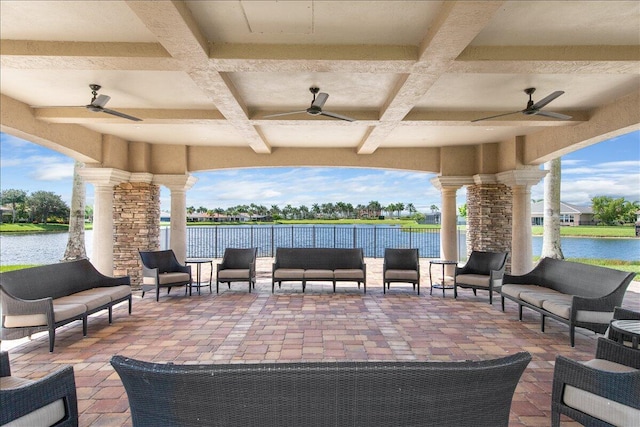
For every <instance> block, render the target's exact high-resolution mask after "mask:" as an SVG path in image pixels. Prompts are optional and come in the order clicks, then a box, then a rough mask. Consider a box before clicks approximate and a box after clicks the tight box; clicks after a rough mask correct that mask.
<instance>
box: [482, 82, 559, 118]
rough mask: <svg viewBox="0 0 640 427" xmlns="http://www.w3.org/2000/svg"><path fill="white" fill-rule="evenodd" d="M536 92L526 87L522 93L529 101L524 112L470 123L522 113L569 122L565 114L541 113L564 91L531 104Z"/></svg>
mask: <svg viewBox="0 0 640 427" xmlns="http://www.w3.org/2000/svg"><path fill="white" fill-rule="evenodd" d="M535 91H536V88H535V87H528V88H526V89H525V90H524V93H526V94H527V95H529V101H528V102H527V108H525V109H524V110H518V111H511V112H509V113H503V114H496V115H495V116H489V117H483V118H481V119H475V120H471V122H472V123H473V122H480V121H482V120H489V119H495V118H497V117H503V116H509V115H511V114H517V113H522V114H524V115H525V116H535V115H538V116H545V117H551V118H554V119H559V120H569V119H571V116H567V115H566V114H560V113H554V112H552V111H542V110H541V109H542V107H544V106H546V105H547V104H549V103H550V102H551V101H553V100H554V99H556V98H557V97H559V96H560V95H562V94H563V93H564V91H562V90H557V91H555V92H553V93H551V94H549V95H547V96H546V97H545V98H542V99H541V100H540V101H538V102H535V103H534V102H533V97H532V95H533V93H534V92H535Z"/></svg>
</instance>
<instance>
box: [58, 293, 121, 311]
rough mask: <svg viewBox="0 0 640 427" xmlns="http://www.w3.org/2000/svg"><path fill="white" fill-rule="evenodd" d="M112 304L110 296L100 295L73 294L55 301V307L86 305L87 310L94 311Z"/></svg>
mask: <svg viewBox="0 0 640 427" xmlns="http://www.w3.org/2000/svg"><path fill="white" fill-rule="evenodd" d="M110 303H111V298H110V297H109V296H108V295H99V294H92V295H90V294H85V295H79V294H73V295H68V296H66V297H62V298H56V299H54V300H53V305H54V306H55V305H56V304H84V305H86V306H87V310H94V309H96V308H98V307H101V306H103V305H107V304H110Z"/></svg>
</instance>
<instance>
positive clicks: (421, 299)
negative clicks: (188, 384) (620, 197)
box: [2, 258, 640, 426]
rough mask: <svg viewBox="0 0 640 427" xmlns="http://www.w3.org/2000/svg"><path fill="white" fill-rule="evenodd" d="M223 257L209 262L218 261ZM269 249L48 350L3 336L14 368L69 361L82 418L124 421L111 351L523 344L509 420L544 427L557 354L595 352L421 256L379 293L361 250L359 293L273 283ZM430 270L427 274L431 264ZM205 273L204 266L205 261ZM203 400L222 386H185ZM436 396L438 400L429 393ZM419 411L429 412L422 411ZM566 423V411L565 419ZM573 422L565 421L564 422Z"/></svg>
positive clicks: (259, 352)
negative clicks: (252, 272) (232, 280)
mask: <svg viewBox="0 0 640 427" xmlns="http://www.w3.org/2000/svg"><path fill="white" fill-rule="evenodd" d="M217 262H219V260H214V268H215V264H216V263H217ZM271 263H272V259H270V258H261V259H259V260H258V267H257V269H258V283H257V285H256V290H255V292H252V293H248V292H247V286H246V284H240V283H237V284H233V285H232V288H231V290H229V289H228V288H227V287H226V286H224V287H221V288H220V293H219V294H217V295H216V293H215V286H214V287H213V294H210V293H209V289H208V288H203V289H202V294H201V295H198V294H197V293H195V294H194V295H193V296H191V297H188V296H184V292H183V291H182V290H181V289H174V290H172V292H171V294H170V295H169V296H167V295H166V291H165V292H164V293H163V294H161V297H160V302H158V303H157V302H156V301H155V297H154V295H150V294H147V295H145V298H141V294H140V292H139V291H135V292H134V301H133V314H132V315H131V316H129V315H128V314H127V306H126V304H121V305H119V306H118V307H116V308H115V309H114V315H113V319H114V321H113V324H112V325H109V324H108V319H107V315H106V313H100V314H97V315H93V316H91V318H90V319H89V330H88V336H87V337H86V338H82V328H81V325H80V324H79V323H78V322H76V323H74V324H72V325H69V326H66V327H63V328H60V329H58V332H57V334H56V347H55V351H54V353H52V354H51V353H49V351H48V342H47V337H46V334H45V335H43V334H39V335H37V336H35V337H34V338H33V339H32V340H27V339H24V340H19V341H4V342H2V348H3V349H9V354H10V358H11V367H12V371H13V373H14V374H15V375H19V376H24V377H29V378H33V379H35V378H39V377H41V376H43V375H45V374H46V373H48V372H50V371H52V370H54V369H57V368H58V367H59V366H60V365H64V364H70V365H73V367H74V370H75V377H76V387H77V390H78V406H79V411H80V425H82V426H129V425H131V419H130V417H129V405H128V401H127V396H126V393H125V391H124V388H123V387H122V383H121V382H120V379H119V377H118V375H117V374H116V373H115V372H114V371H113V369H112V367H111V365H110V364H109V360H110V359H111V356H113V355H115V354H121V355H125V356H128V357H132V358H136V359H141V360H146V361H153V362H174V363H177V364H182V363H185V364H186V363H189V364H194V363H249V362H273V361H276V362H298V361H336V360H452V361H456V360H468V359H471V360H481V359H489V358H495V357H500V356H504V355H507V354H512V353H515V352H518V351H522V350H524V351H528V352H530V353H531V354H532V356H533V360H532V361H531V363H530V364H529V366H528V368H527V369H526V371H525V372H524V374H523V376H522V378H521V380H520V383H519V385H518V387H517V389H516V392H515V396H514V399H513V404H512V407H511V417H510V425H511V426H548V425H550V422H551V421H550V420H551V418H550V411H551V383H552V378H553V367H554V360H555V358H556V355H558V354H562V355H565V356H568V357H571V358H574V359H576V360H587V359H590V358H592V356H593V354H594V352H595V346H596V339H597V335H596V334H594V333H592V332H590V331H587V330H583V329H578V330H577V333H576V346H575V348H571V347H570V346H569V331H568V328H567V327H566V326H565V325H563V324H560V323H557V322H555V321H553V320H548V322H547V327H546V332H545V333H541V332H540V321H539V319H540V317H539V315H538V314H536V313H534V312H532V311H531V310H526V309H525V310H524V319H523V321H522V322H519V321H518V310H517V305H516V304H514V303H511V302H509V301H507V302H506V310H505V312H502V311H501V309H500V298H499V297H498V298H497V299H496V300H495V301H494V305H493V306H491V305H489V303H488V295H487V293H486V292H478V296H477V297H476V296H474V295H473V292H472V291H471V290H461V291H460V292H459V295H458V299H457V300H454V299H453V291H452V290H447V291H446V292H447V293H446V297H444V298H443V297H442V292H441V291H437V292H436V291H435V290H434V292H433V295H432V296H431V295H429V274H428V266H429V263H428V261H427V260H422V261H421V269H422V278H423V279H422V288H421V294H420V295H419V296H418V295H416V293H415V292H414V291H413V289H412V288H411V285H409V284H407V285H404V284H392V285H391V286H392V287H391V290H390V291H388V292H387V294H386V295H385V294H383V292H382V279H381V276H382V260H381V259H370V258H368V259H366V263H367V280H368V286H367V290H368V292H367V294H366V295H365V294H363V292H362V290H358V288H357V285H356V284H351V283H342V284H338V291H337V292H336V293H335V294H334V293H333V292H332V286H331V283H322V282H316V283H313V282H311V283H309V284H308V285H307V290H306V292H305V293H304V294H303V293H302V289H301V285H300V284H299V283H296V282H293V283H287V284H283V286H282V289H278V288H277V287H276V292H275V294H272V293H271ZM435 270H436V268H434V274H436V271H435ZM204 274H205V275H206V276H208V271H204ZM623 306H626V307H629V308H632V309H636V310H638V309H640V284H638V283H637V282H634V283H633V285H632V286H631V287H630V289H629V291H628V292H627V294H626V296H625V300H624V302H623ZM193 398H196V399H203V404H205V405H206V400H207V399H217V398H221V397H219V396H193ZM434 404H435V405H442V404H446V402H434ZM425 421H426V420H425ZM565 421H566V420H565ZM567 425H572V423H567Z"/></svg>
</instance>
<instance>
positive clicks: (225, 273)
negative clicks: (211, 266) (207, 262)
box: [216, 248, 258, 293]
mask: <svg viewBox="0 0 640 427" xmlns="http://www.w3.org/2000/svg"><path fill="white" fill-rule="evenodd" d="M257 253H258V248H246V249H245V248H226V249H225V250H224V255H223V257H222V262H221V263H220V264H218V265H217V267H216V268H217V273H216V293H218V292H219V289H220V283H227V285H229V289H231V282H249V292H251V287H252V286H253V288H254V289H255V287H256V255H257Z"/></svg>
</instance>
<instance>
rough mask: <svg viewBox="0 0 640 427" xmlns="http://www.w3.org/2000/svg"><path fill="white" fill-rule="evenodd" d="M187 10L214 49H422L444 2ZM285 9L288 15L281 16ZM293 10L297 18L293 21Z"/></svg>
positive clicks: (193, 5)
mask: <svg viewBox="0 0 640 427" xmlns="http://www.w3.org/2000/svg"><path fill="white" fill-rule="evenodd" d="M187 4H188V6H189V9H191V12H192V13H193V16H194V18H195V19H196V21H197V22H198V25H199V27H200V30H201V31H202V32H203V33H204V34H205V36H206V37H207V39H209V40H210V41H212V42H214V43H259V44H269V43H278V44H280V43H282V44H305V43H309V44H342V45H347V44H355V45H358V44H373V45H413V46H417V45H418V44H419V43H420V42H421V41H422V39H423V38H424V36H425V34H426V32H427V30H428V29H429V25H430V24H431V22H432V21H433V19H434V17H435V16H436V14H437V12H438V11H439V9H440V7H441V5H442V2H440V1H402V2H397V1H349V2H347V1H313V2H310V1H301V2H295V1H279V2H276V1H265V2H263V1H252V2H247V1H188V2H187ZM309 4H311V5H312V6H311V12H309V9H308V5H309ZM282 8H285V9H287V12H282V10H281V9H282ZM292 8H293V9H292ZM258 9H259V12H258ZM289 10H292V12H291V13H292V14H293V15H291V16H289V12H288V11H289ZM245 12H246V13H245ZM294 18H296V19H295V20H294ZM309 18H311V22H310V24H311V28H310V31H309V30H308V29H307V26H308V25H309V21H308V20H309ZM296 20H297V22H296ZM398 23H402V24H401V25H398Z"/></svg>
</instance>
